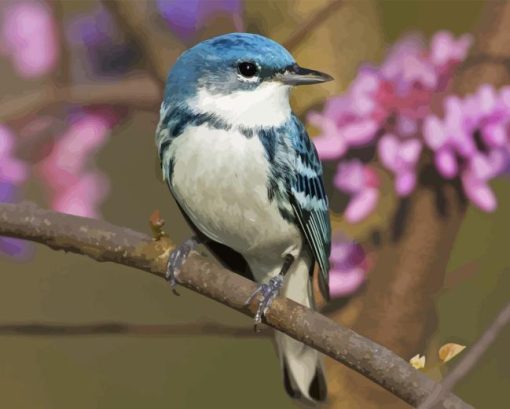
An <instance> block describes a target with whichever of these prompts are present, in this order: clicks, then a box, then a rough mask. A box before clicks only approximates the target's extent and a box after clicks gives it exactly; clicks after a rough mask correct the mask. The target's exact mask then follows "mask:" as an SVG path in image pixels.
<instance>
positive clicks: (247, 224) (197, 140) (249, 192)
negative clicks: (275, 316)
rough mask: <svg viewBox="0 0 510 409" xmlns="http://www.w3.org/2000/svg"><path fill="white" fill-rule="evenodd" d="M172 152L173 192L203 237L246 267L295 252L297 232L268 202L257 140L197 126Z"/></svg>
mask: <svg viewBox="0 0 510 409" xmlns="http://www.w3.org/2000/svg"><path fill="white" fill-rule="evenodd" d="M170 149H171V150H172V151H173V152H172V153H173V154H174V158H175V159H174V167H173V174H172V190H173V193H174V195H175V197H176V199H177V201H178V202H179V204H180V205H181V206H182V207H183V208H184V210H185V212H186V213H187V214H188V216H189V217H190V218H191V220H192V221H193V223H194V224H195V225H196V226H197V227H198V228H199V229H200V230H201V231H202V232H203V233H204V234H206V235H207V236H208V237H210V238H211V239H213V240H215V241H218V242H220V243H223V244H225V245H227V246H229V247H231V248H233V249H234V250H236V251H238V252H239V253H241V254H243V255H244V256H246V258H247V260H248V263H249V264H252V263H250V260H252V261H253V262H254V263H257V264H258V263H259V261H260V262H262V260H264V262H263V264H266V263H267V266H268V267H270V266H271V265H275V264H277V265H279V264H280V261H281V257H283V255H284V254H286V253H288V252H291V253H293V254H297V253H299V251H300V249H301V241H302V240H301V234H300V232H299V229H298V228H297V227H296V226H294V225H293V224H291V223H288V222H287V221H286V220H284V219H283V218H282V217H281V215H280V213H279V211H278V208H277V206H276V203H275V201H274V200H273V201H272V202H269V199H268V194H267V186H266V184H267V180H268V163H267V161H266V159H265V152H264V147H263V146H262V143H261V142H260V140H259V138H258V137H256V136H253V137H251V138H247V137H245V136H244V135H242V134H241V133H238V132H234V131H228V132H227V131H224V130H218V129H210V128H208V127H207V126H200V127H193V128H189V129H187V130H186V131H185V132H184V133H183V134H182V135H180V136H179V137H178V138H177V139H176V140H175V141H174V142H173V143H172V145H171V147H170ZM270 254H272V255H274V257H278V259H277V260H276V259H273V260H271V257H269V256H270Z"/></svg>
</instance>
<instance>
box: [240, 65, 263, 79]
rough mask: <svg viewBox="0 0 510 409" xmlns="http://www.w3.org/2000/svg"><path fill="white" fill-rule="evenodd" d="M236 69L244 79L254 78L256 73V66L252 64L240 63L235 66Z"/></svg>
mask: <svg viewBox="0 0 510 409" xmlns="http://www.w3.org/2000/svg"><path fill="white" fill-rule="evenodd" d="M237 69H238V70H239V73H240V74H241V75H242V76H243V77H246V78H251V77H254V76H255V75H256V74H257V72H258V68H257V66H256V65H255V64H253V63H252V62H240V63H239V64H237Z"/></svg>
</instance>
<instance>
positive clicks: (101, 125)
mask: <svg viewBox="0 0 510 409" xmlns="http://www.w3.org/2000/svg"><path fill="white" fill-rule="evenodd" d="M114 120H115V118H114V117H112V115H111V114H110V113H109V112H107V111H98V112H87V113H85V114H84V115H82V116H81V117H80V118H79V119H77V120H76V121H75V122H74V123H72V124H71V125H70V127H69V128H68V129H67V130H66V131H65V132H64V133H63V134H62V135H61V136H60V137H59V138H58V140H57V142H56V143H55V146H54V147H53V149H52V151H51V153H50V154H49V155H48V156H46V157H45V158H44V159H43V160H42V161H41V162H40V163H39V166H38V170H39V176H40V177H41V178H42V180H43V181H44V182H45V184H46V186H47V187H48V188H49V189H48V190H49V194H50V197H51V203H52V207H53V208H54V209H55V210H59V211H62V212H65V213H71V214H76V215H81V216H97V215H98V214H99V212H98V209H97V207H98V206H99V205H100V203H101V202H102V200H104V198H105V197H106V194H107V192H108V183H107V180H106V178H105V177H104V176H103V175H102V174H100V173H99V172H97V171H93V170H90V169H88V168H89V166H90V162H91V160H90V158H91V157H93V156H94V154H95V153H96V152H97V151H98V150H99V149H100V148H101V147H102V146H103V145H104V144H105V143H106V141H107V140H108V137H109V135H110V129H111V126H112V124H113V121H114Z"/></svg>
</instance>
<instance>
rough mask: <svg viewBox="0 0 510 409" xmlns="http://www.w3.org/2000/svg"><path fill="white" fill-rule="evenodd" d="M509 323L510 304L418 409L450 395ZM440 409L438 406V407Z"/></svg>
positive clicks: (426, 408) (429, 406) (430, 407)
mask: <svg viewBox="0 0 510 409" xmlns="http://www.w3.org/2000/svg"><path fill="white" fill-rule="evenodd" d="M509 323H510V303H508V304H507V305H506V306H505V307H504V308H503V309H502V310H501V311H500V312H499V314H498V316H497V317H496V319H495V320H494V322H493V323H492V324H491V325H490V326H489V328H487V330H486V331H485V332H484V333H483V335H482V336H481V337H480V339H479V340H478V341H477V342H476V343H475V344H474V345H473V346H472V347H471V348H469V350H468V352H467V353H466V354H465V355H464V358H463V359H462V361H460V363H459V364H458V365H457V366H456V367H455V368H454V369H453V370H452V371H451V372H450V373H449V374H448V375H447V376H446V378H445V379H444V381H443V382H441V383H440V384H439V385H437V388H436V390H435V391H434V392H433V393H432V394H431V395H430V396H429V397H428V398H427V399H426V400H425V402H423V403H422V404H421V405H420V406H419V408H418V409H432V408H435V407H436V404H437V403H438V402H440V401H441V399H442V398H443V396H445V394H447V393H450V392H451V391H452V390H453V388H454V387H455V385H457V383H458V382H459V381H460V380H461V379H462V378H464V377H465V376H466V375H467V374H468V373H469V372H470V371H471V370H472V369H473V367H474V366H475V365H476V363H477V362H478V361H479V360H480V358H481V357H482V355H483V354H485V352H486V351H487V349H489V347H490V346H491V345H492V343H493V342H494V341H495V340H496V338H497V337H498V335H499V333H500V332H501V331H502V330H503V328H505V327H506V326H507V325H508V324H509ZM439 407H440V406H439Z"/></svg>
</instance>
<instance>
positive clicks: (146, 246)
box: [0, 203, 471, 409]
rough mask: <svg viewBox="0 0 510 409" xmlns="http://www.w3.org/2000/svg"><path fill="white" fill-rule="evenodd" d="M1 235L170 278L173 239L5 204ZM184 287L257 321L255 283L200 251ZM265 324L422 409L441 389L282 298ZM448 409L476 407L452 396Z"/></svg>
mask: <svg viewBox="0 0 510 409" xmlns="http://www.w3.org/2000/svg"><path fill="white" fill-rule="evenodd" d="M0 235H4V236H9V237H17V238H21V239H26V240H31V241H35V242H39V243H42V244H45V245H47V246H49V247H51V248H53V249H55V250H65V251H69V252H73V253H78V254H83V255H87V256H89V257H91V258H93V259H95V260H98V261H111V262H116V263H119V264H123V265H127V266H130V267H134V268H138V269H140V270H144V271H147V272H150V273H152V274H154V275H156V276H159V277H164V274H165V271H166V261H167V259H168V254H169V252H170V251H171V243H170V241H169V240H168V239H167V238H166V237H164V238H162V239H161V240H157V241H156V240H153V239H152V238H151V237H150V236H148V235H145V234H143V233H139V232H135V231H133V230H130V229H127V228H124V227H118V226H115V225H112V224H110V223H107V222H105V221H101V220H95V219H88V218H83V217H77V216H70V215H65V214H61V213H57V212H53V211H48V210H44V209H41V208H39V207H37V206H36V205H34V204H31V203H21V204H1V205H0ZM177 281H178V283H179V284H181V285H183V286H184V287H186V288H189V289H191V290H193V291H196V292H198V293H200V294H202V295H205V296H207V297H209V298H212V299H214V300H216V301H218V302H221V303H222V304H224V305H227V306H229V307H230V308H233V309H235V310H237V311H239V312H242V313H244V314H247V315H249V316H251V317H253V316H254V313H255V311H256V310H257V301H258V300H253V301H252V302H251V303H250V304H249V305H246V300H247V299H248V297H249V296H250V294H252V293H253V291H254V289H255V283H253V282H252V281H249V280H247V279H246V278H244V277H241V276H240V275H237V274H234V273H232V272H230V271H228V270H225V269H224V268H222V267H221V266H219V265H218V264H216V263H214V262H213V261H211V260H209V259H207V258H205V257H203V256H200V255H199V254H197V253H192V254H191V255H190V257H189V258H188V260H187V261H186V263H185V264H184V265H183V267H182V270H181V272H180V273H179V275H178V277H177ZM264 322H265V323H266V324H268V325H270V326H271V327H273V328H275V329H277V330H279V331H282V332H284V333H286V334H287V335H289V336H291V337H293V338H295V339H297V340H298V341H301V342H303V343H305V344H306V345H309V346H311V347H312V348H315V349H317V350H318V351H320V352H322V353H324V354H326V355H328V356H330V357H331V358H333V359H335V360H337V361H338V362H341V363H343V364H344V365H347V366H348V367H349V368H352V369H354V370H355V371H357V372H359V373H360V374H362V375H364V376H365V377H367V378H369V379H371V380H372V381H374V382H376V383H377V384H379V385H381V386H382V387H383V388H385V389H387V390H388V391H390V392H391V393H393V394H394V395H396V396H398V397H399V398H401V399H403V400H404V401H406V402H407V403H409V404H410V405H413V406H417V405H418V404H419V403H420V402H422V401H423V400H424V399H425V398H426V397H427V396H428V395H429V394H430V393H432V391H433V390H434V389H435V388H436V387H437V384H436V383H435V382H434V381H433V380H431V379H430V378H428V377H427V376H426V375H424V374H422V373H420V372H419V371H416V370H415V369H414V368H413V367H411V366H410V365H409V363H408V362H406V361H405V360H403V359H402V358H400V357H398V356H397V355H395V354H394V353H393V352H391V351H390V350H388V349H386V348H384V347H383V346H381V345H378V344H376V343H375V342H373V341H371V340H369V339H367V338H364V337H362V336H360V335H359V334H357V333H355V332H354V331H352V330H350V329H348V328H344V327H342V326H341V325H339V324H337V323H335V322H334V321H332V320H331V319H329V318H327V317H325V316H323V315H321V314H320V313H318V312H315V311H312V310H310V309H309V308H306V307H304V306H302V305H300V304H297V303H295V302H294V301H291V300H289V299H287V298H284V297H277V298H276V299H275V300H274V302H273V304H272V305H271V307H270V308H269V310H268V312H267V314H266V316H265V318H264ZM443 403H444V408H449V409H461V408H462V409H467V408H471V406H469V405H467V404H466V403H464V402H463V401H462V400H460V399H459V398H458V397H456V396H454V395H452V394H449V395H447V396H446V397H445V398H444V400H443Z"/></svg>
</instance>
